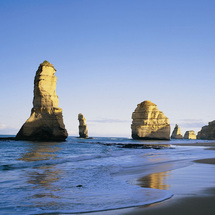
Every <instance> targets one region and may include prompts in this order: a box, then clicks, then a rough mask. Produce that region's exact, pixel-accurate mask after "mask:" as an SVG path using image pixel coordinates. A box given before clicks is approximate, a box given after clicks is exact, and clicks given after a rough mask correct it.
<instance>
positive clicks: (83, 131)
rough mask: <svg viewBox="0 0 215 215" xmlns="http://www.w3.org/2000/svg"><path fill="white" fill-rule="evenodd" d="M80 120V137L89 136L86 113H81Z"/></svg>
mask: <svg viewBox="0 0 215 215" xmlns="http://www.w3.org/2000/svg"><path fill="white" fill-rule="evenodd" d="M78 120H79V137H80V138H88V130H87V124H86V119H85V118H84V115H83V114H81V113H79V114H78Z"/></svg>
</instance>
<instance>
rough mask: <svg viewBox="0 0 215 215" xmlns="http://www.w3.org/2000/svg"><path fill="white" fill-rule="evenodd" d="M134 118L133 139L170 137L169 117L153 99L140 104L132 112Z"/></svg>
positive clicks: (132, 125) (132, 126) (163, 138)
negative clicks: (159, 108)
mask: <svg viewBox="0 0 215 215" xmlns="http://www.w3.org/2000/svg"><path fill="white" fill-rule="evenodd" d="M132 119H133V121H132V124H131V129H132V138H133V139H145V140H150V139H151V140H153V139H154V140H169V139H170V124H169V119H168V118H167V117H166V116H165V115H164V114H163V112H161V111H159V110H158V108H157V105H156V104H154V103H152V102H151V101H144V102H142V103H140V104H138V105H137V108H136V109H135V111H134V112H133V114H132Z"/></svg>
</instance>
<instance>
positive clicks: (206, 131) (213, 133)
mask: <svg viewBox="0 0 215 215" xmlns="http://www.w3.org/2000/svg"><path fill="white" fill-rule="evenodd" d="M197 138H198V139H202V140H215V120H214V121H212V122H209V123H208V125H206V126H203V127H202V129H201V131H199V132H198V135H197Z"/></svg>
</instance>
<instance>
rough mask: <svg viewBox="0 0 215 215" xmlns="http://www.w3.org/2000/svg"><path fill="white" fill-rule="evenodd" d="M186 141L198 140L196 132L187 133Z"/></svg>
mask: <svg viewBox="0 0 215 215" xmlns="http://www.w3.org/2000/svg"><path fill="white" fill-rule="evenodd" d="M184 139H192V140H195V139H196V134H195V131H186V132H185V134H184Z"/></svg>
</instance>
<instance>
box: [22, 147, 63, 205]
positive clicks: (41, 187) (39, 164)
mask: <svg viewBox="0 0 215 215" xmlns="http://www.w3.org/2000/svg"><path fill="white" fill-rule="evenodd" d="M57 144H59V143H32V145H31V146H30V147H29V149H28V152H26V153H25V154H23V156H22V157H21V158H20V159H19V160H22V161H27V162H34V163H32V165H35V167H34V168H33V169H31V170H29V171H28V170H27V171H26V172H25V180H26V183H28V184H30V185H31V187H32V188H33V191H34V192H31V193H29V196H28V198H29V199H32V200H35V201H36V204H37V206H46V205H47V206H48V205H49V206H50V204H51V205H55V204H56V202H55V200H54V199H59V198H61V197H60V195H59V194H58V193H59V192H60V191H61V188H60V185H59V184H58V183H57V182H58V181H59V180H60V178H61V177H62V170H61V169H57V168H56V165H55V164H54V163H53V164H52V160H55V159H56V158H57V154H56V152H58V151H59V150H60V147H59V146H57ZM46 160H49V161H48V163H46V162H45V161H46ZM44 198H45V199H44ZM47 199H49V201H47ZM44 200H45V201H44Z"/></svg>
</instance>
